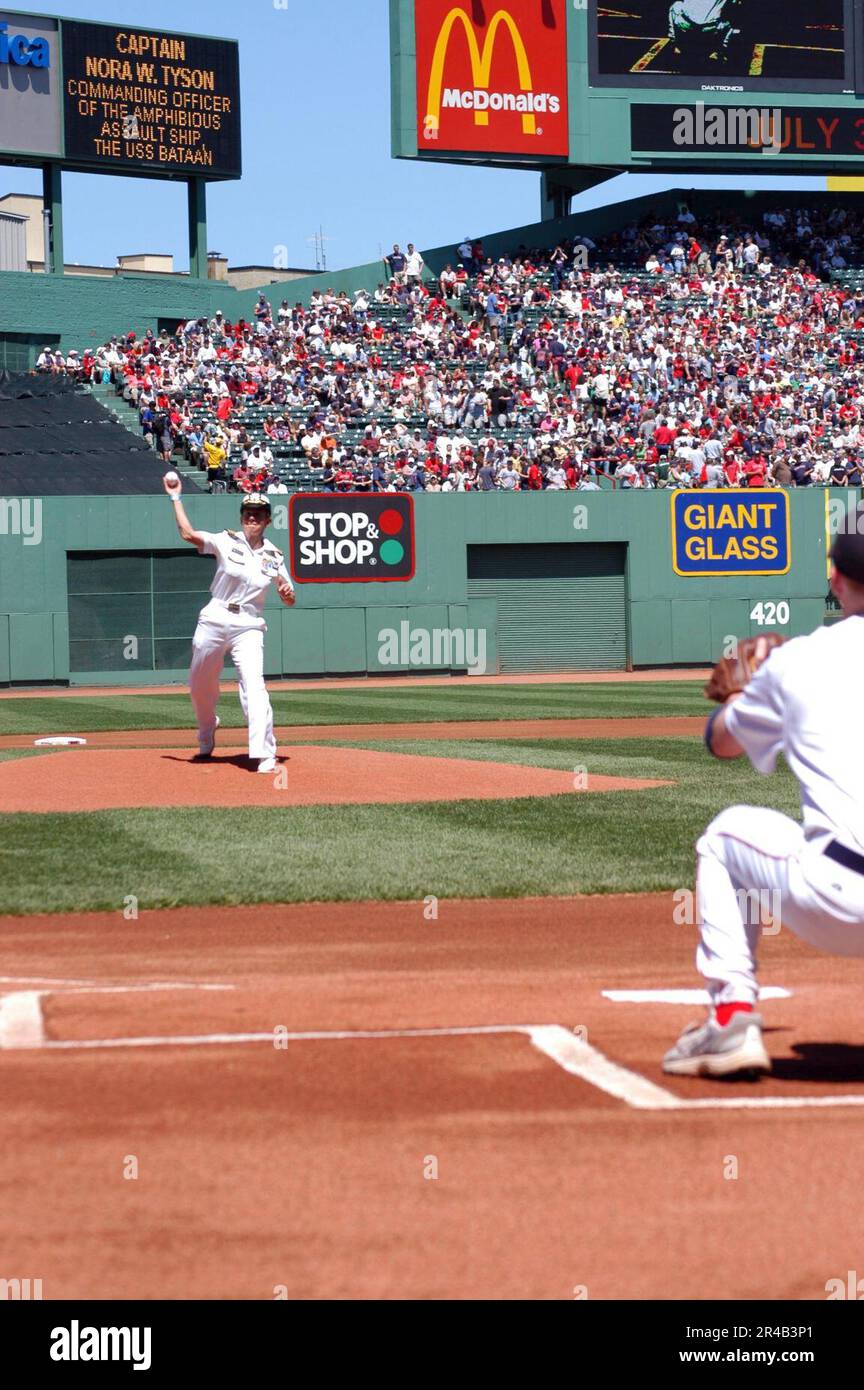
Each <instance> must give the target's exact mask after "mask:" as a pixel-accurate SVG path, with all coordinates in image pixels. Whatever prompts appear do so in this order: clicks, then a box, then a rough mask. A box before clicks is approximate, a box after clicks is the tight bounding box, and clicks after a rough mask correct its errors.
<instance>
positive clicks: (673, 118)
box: [630, 102, 864, 174]
mask: <svg viewBox="0 0 864 1390" xmlns="http://www.w3.org/2000/svg"><path fill="white" fill-rule="evenodd" d="M630 139H631V144H632V147H633V150H634V151H635V152H637V153H639V154H643V153H644V154H648V153H651V154H688V155H690V156H691V157H692V156H693V154H694V153H696V152H698V154H699V155H705V154H712V153H713V154H726V155H729V154H736V155H737V154H742V155H747V156H752V157H753V158H754V159H758V158H760V157H761V158H763V159H765V160H770V158H771V157H772V156H774V155H777V156H780V157H781V158H782V157H783V156H784V155H785V156H786V157H794V158H795V159H801V158H806V159H818V160H821V161H822V163H824V164H830V163H831V161H832V160H833V159H834V158H836V157H837V156H839V155H855V156H857V157H858V158H860V157H861V155H862V154H864V113H862V112H861V111H860V110H855V109H853V108H851V107H844V106H835V107H827V106H778V107H770V106H763V107H738V106H731V105H723V106H710V105H708V104H707V103H702V104H701V105H700V106H692V105H688V106H671V105H667V104H666V103H663V102H652V103H651V105H648V104H647V103H641V102H635V103H634V104H633V105H632V106H631V108H630ZM770 172H771V169H770V165H769V164H767V163H766V167H765V173H766V174H767V173H770Z"/></svg>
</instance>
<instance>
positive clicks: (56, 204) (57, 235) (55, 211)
mask: <svg viewBox="0 0 864 1390" xmlns="http://www.w3.org/2000/svg"><path fill="white" fill-rule="evenodd" d="M42 203H43V207H44V210H45V213H46V223H47V227H46V232H47V235H46V243H47V244H46V248H45V254H46V260H45V274H46V275H62V274H63V272H64V266H65V256H64V253H63V175H62V173H61V171H60V165H59V164H43V166H42Z"/></svg>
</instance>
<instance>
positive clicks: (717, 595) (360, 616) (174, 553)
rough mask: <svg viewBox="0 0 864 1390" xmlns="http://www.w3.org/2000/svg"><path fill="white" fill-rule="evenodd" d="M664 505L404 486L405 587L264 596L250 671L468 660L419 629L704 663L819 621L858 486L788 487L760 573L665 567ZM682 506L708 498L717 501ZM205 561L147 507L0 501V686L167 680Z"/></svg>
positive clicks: (527, 651)
mask: <svg viewBox="0 0 864 1390" xmlns="http://www.w3.org/2000/svg"><path fill="white" fill-rule="evenodd" d="M759 496H761V497H768V498H772V497H776V496H777V494H774V493H765V494H759ZM671 497H672V495H671V494H670V493H668V492H655V493H647V494H642V493H636V492H616V493H607V492H602V493H572V492H565V493H561V492H546V493H540V494H537V495H533V494H531V495H525V494H517V495H515V496H511V495H508V494H502V493H494V494H468V495H455V494H451V495H440V494H439V495H435V496H423V495H421V496H419V497H417V498H416V504H415V531H416V572H415V575H414V578H413V579H411V580H410V581H408V582H405V583H374V582H373V583H365V584H358V583H328V584H315V583H313V584H301V585H299V586H298V603H297V606H296V608H294V609H292V610H287V609H284V608H282V607H281V605H280V604H279V602H278V600H277V599H275V596H274V600H273V601H272V602H270V604H269V605H268V609H267V614H266V616H267V619H268V624H269V630H268V633H267V638H266V669H267V672H268V674H269V675H270V676H277V675H285V676H313V675H322V674H331V675H338V674H348V673H352V674H353V673H358V672H360V673H363V672H368V673H370V674H371V673H374V674H381V673H388V672H394V673H395V672H396V671H399V670H405V669H416V668H422V669H430V670H431V669H437V670H442V669H450V670H455V669H463V668H464V667H465V666H466V665H468V666H470V665H472V662H471V661H465V660H460V659H453V658H454V655H458V653H454V650H453V649H452V648H451V649H449V652H448V650H447V649H446V648H445V649H443V650H444V651H445V653H446V654H445V656H444V657H441V656H440V653H439V660H438V661H436V660H435V659H434V653H432V654H431V655H429V654H427V656H428V659H427V660H424V652H423V644H422V642H420V644H419V646H418V647H417V648H416V650H414V651H412V650H411V643H413V642H414V639H415V637H417V635H418V634H422V633H424V632H426V633H433V632H435V631H436V630H437V631H441V632H446V631H450V632H453V633H456V632H463V633H469V632H473V633H475V634H477V633H482V634H483V644H484V653H483V656H484V663H483V664H484V668H485V670H486V671H487V672H495V671H499V670H500V671H502V672H505V673H507V672H515V671H522V670H531V669H535V670H573V671H578V670H586V669H589V670H590V669H603V670H608V669H612V668H616V667H617V668H619V669H623V668H625V667H627V666H633V667H647V666H666V665H680V664H692V663H705V662H708V661H709V660H710V659H713V658H714V657H716V655H717V654H718V652H720V651H721V650H722V647H723V643H724V639H726V638H727V637H729V636H733V635H734V636H739V637H740V636H744V635H747V634H748V633H751V632H754V633H758V632H760V631H768V630H779V631H781V632H783V633H785V634H786V635H788V636H794V635H799V634H802V633H806V632H809V631H811V630H812V629H813V628H815V627H817V626H819V625H821V624H822V623H823V622H825V621H826V620H830V618H831V616H832V613H831V606H830V602H829V591H828V582H827V559H826V556H827V544H828V542H827V533H828V527H829V507H833V508H834V509H835V512H834V515H835V517H836V516H838V515H839V514H840V511H842V510H843V509H844V508H845V507H846V506H847V505H848V503H849V501H850V500H852V501H853V502H854V501H855V500H857V494H854V493H852V492H850V491H846V490H836V491H835V490H831V491H830V492H827V491H822V490H812V491H810V490H808V491H803V490H802V491H800V492H792V493H791V494H788V498H789V545H790V567H789V570H788V573H786V574H782V575H776V576H774V577H762V576H757V575H754V576H717V575H715V576H714V577H690V576H685V575H682V574H677V573H676V572H675V569H674V567H673V535H672V530H673V523H672V502H671ZM692 497H693V499H694V500H698V502H699V503H700V504H704V503H705V502H706V501H707V500H712V501H713V502H715V503H717V504H718V505H719V504H722V502H723V501H724V499H725V497H726V494H724V493H723V492H716V493H708V492H702V493H697V494H692ZM286 500H287V499H286ZM278 501H279V499H274V504H276V503H278ZM188 507H189V512H190V515H191V519H192V522H193V524H194V525H195V526H198V527H200V528H202V529H205V530H221V529H224V528H226V527H227V528H233V527H235V526H236V525H237V512H238V508H237V500H236V498H231V497H227V496H221V497H219V496H217V497H210V496H209V495H202V496H200V497H198V496H195V497H191V498H189V499H188ZM837 509H840V511H838V510H837ZM287 520H288V518H287V508H284V507H281V506H278V505H277V506H276V510H275V516H274V529H273V531H272V532H271V535H272V537H273V540H274V541H275V542H276V544H277V545H280V544H281V545H283V546H285V547H286V549H287V529H286V528H287ZM679 544H680V542H679ZM700 544H701V542H700ZM679 558H680V557H679ZM212 566H213V562H212V561H211V560H208V559H206V558H202V557H199V556H198V555H197V553H196V552H195V551H194V550H193V549H192V548H191V547H183V546H182V545H181V544H180V543H179V541H178V537H177V532H176V529H175V526H174V518H173V512H172V508H171V507H170V505H169V504H168V502H167V500H165V499H162V498H149V497H79V498H62V497H49V498H45V499H41V500H40V499H17V498H0V683H2V684H10V683H11V684H16V683H21V684H27V683H38V682H51V681H56V682H70V683H72V684H82V685H87V684H94V683H95V684H99V683H107V682H110V683H116V684H122V683H129V684H154V683H159V682H165V681H173V680H182V679H183V678H184V676H185V671H186V668H187V665H188V660H189V651H190V641H191V635H192V631H193V629H194V624H195V618H196V615H197V613H198V611H199V609H200V607H201V606H202V604H203V603H204V602H205V600H206V597H207V589H208V586H209V583H210V577H211V574H212ZM759 605H762V607H761V608H760V607H759ZM406 624H407V627H406V626H405V625H406ZM382 634H384V635H383V636H382ZM448 655H449V658H450V659H447V658H448ZM473 664H476V663H473Z"/></svg>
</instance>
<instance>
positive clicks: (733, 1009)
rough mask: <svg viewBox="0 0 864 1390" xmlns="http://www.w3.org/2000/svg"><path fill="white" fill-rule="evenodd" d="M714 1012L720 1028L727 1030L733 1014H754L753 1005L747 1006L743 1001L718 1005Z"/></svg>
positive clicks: (738, 1000)
mask: <svg viewBox="0 0 864 1390" xmlns="http://www.w3.org/2000/svg"><path fill="white" fill-rule="evenodd" d="M714 1012H715V1014H716V1016H717V1022H718V1023H719V1025H720V1027H721V1028H725V1027H726V1024H727V1023H728V1022H729V1020H730V1018H732V1016H733V1014H752V1012H753V1005H752V1004H745V1003H744V1002H743V1000H740V999H736V1001H735V1002H734V1004H718V1005H717V1007H716V1008H715V1010H714Z"/></svg>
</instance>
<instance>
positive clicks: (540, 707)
mask: <svg viewBox="0 0 864 1390" xmlns="http://www.w3.org/2000/svg"><path fill="white" fill-rule="evenodd" d="M271 698H272V703H273V713H274V715H275V718H276V723H277V724H279V725H283V726H284V725H290V724H391V723H406V722H411V723H413V722H417V723H421V722H428V721H430V720H434V721H443V720H447V721H453V720H463V719H603V718H610V719H636V718H640V719H644V718H648V717H654V716H664V715H665V716H672V715H698V714H705V710H706V706H705V700H704V697H703V695H702V691H701V687H700V686H699V685H698V684H696V682H691V681H656V682H655V681H650V682H645V683H644V684H639V685H626V684H609V685H540V686H530V685H495V686H485V687H483V688H482V689H481V688H472V687H471V686H470V685H455V686H453V687H452V688H448V687H447V686H440V685H438V686H429V687H428V688H424V687H422V686H402V685H395V684H394V686H393V689H392V690H384V689H381V688H380V687H376V688H373V689H370V690H362V689H357V688H356V687H355V688H353V689H350V690H348V689H346V690H338V689H328V690H290V691H274V692H273V694H272V697H271ZM219 715H220V718H221V720H222V724H223V726H224V727H225V728H226V729H236V728H240V727H242V725H243V713H242V711H241V709H240V702H239V700H238V699H237V697H236V695H230V696H228V695H226V696H223V698H222V701H221V704H220V708H219ZM191 727H192V710H191V706H190V704H189V696H188V694H186V693H185V692H183V693H180V692H178V694H176V695H105V696H97V697H94V696H91V695H76V696H70V697H69V698H64V699H44V698H42V699H40V698H39V697H38V696H34V697H23V698H21V699H10V700H0V734H34V735H46V734H57V733H65V734H88V733H95V732H97V731H99V730H106V731H114V730H117V729H136V730H137V729H186V728H189V729H191Z"/></svg>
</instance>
